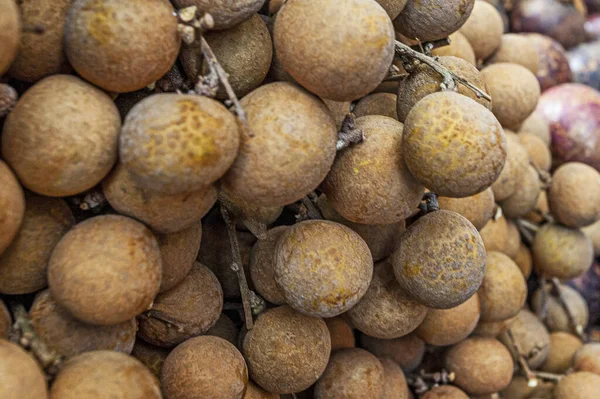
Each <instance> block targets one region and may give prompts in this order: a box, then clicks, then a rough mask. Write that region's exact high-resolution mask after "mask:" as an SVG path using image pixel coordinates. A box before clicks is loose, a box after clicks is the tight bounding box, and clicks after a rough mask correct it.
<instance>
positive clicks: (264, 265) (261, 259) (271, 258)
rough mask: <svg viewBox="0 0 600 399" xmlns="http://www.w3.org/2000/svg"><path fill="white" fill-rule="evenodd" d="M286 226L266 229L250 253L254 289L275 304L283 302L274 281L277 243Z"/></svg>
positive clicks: (283, 299)
mask: <svg viewBox="0 0 600 399" xmlns="http://www.w3.org/2000/svg"><path fill="white" fill-rule="evenodd" d="M288 228H289V227H288V226H277V227H275V228H273V229H271V230H269V231H267V236H266V237H265V238H264V239H262V240H259V241H257V243H256V244H254V246H253V247H252V252H251V253H250V266H249V268H250V276H251V277H252V283H253V284H254V287H255V288H256V291H257V292H258V293H259V294H260V295H261V296H262V297H263V298H264V299H266V300H267V301H269V302H271V303H272V304H275V305H282V304H284V303H285V297H284V296H283V293H282V292H281V289H280V288H279V286H277V283H276V281H275V263H276V255H277V251H276V249H277V243H278V242H279V239H280V238H281V236H282V235H283V233H284V232H285V231H287V230H288Z"/></svg>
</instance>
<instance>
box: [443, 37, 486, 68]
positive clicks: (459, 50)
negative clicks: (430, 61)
mask: <svg viewBox="0 0 600 399" xmlns="http://www.w3.org/2000/svg"><path fill="white" fill-rule="evenodd" d="M448 38H449V39H450V45H449V46H444V47H440V48H436V49H433V51H432V53H433V55H435V56H438V57H441V56H449V55H451V56H454V57H458V58H462V59H463V60H465V61H467V62H468V63H469V64H471V65H473V66H476V65H477V61H476V60H475V51H473V47H471V43H469V41H468V40H467V38H466V37H465V35H463V34H462V33H460V32H459V31H456V32H454V33H452V34H451V35H450V36H448Z"/></svg>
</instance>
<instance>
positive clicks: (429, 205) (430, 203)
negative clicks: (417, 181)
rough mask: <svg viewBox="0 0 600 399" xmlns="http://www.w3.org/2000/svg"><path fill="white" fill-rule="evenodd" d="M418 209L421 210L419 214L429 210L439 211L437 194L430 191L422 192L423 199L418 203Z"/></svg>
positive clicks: (426, 212) (424, 213)
mask: <svg viewBox="0 0 600 399" xmlns="http://www.w3.org/2000/svg"><path fill="white" fill-rule="evenodd" d="M419 210H420V211H421V216H423V215H426V214H428V213H430V212H435V211H439V210H440V204H439V203H438V195H437V194H436V193H434V192H431V191H428V192H426V193H425V194H423V199H422V200H421V202H420V203H419Z"/></svg>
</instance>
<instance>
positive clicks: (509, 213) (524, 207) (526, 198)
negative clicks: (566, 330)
mask: <svg viewBox="0 0 600 399" xmlns="http://www.w3.org/2000/svg"><path fill="white" fill-rule="evenodd" d="M541 192H542V181H541V179H540V177H539V173H538V171H537V170H536V169H535V168H534V167H533V166H531V165H529V166H528V167H527V169H526V170H525V173H524V174H523V175H522V177H521V179H520V181H519V183H518V184H517V188H516V190H515V192H514V193H513V194H512V195H511V196H510V197H508V198H506V199H505V200H504V201H502V202H501V203H500V205H501V206H502V211H503V212H504V215H505V216H506V217H507V218H511V219H516V218H519V217H522V216H525V215H527V214H528V213H529V212H531V211H533V210H534V209H535V206H536V205H537V200H538V197H539V196H540V193H541Z"/></svg>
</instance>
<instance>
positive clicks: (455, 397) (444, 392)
mask: <svg viewBox="0 0 600 399" xmlns="http://www.w3.org/2000/svg"><path fill="white" fill-rule="evenodd" d="M419 399H469V396H468V395H467V394H466V393H465V392H464V391H463V390H462V389H459V388H457V387H455V386H452V385H440V386H437V387H433V388H432V389H430V390H429V391H427V392H425V393H424V394H423V395H421V396H419Z"/></svg>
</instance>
